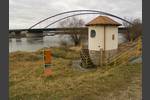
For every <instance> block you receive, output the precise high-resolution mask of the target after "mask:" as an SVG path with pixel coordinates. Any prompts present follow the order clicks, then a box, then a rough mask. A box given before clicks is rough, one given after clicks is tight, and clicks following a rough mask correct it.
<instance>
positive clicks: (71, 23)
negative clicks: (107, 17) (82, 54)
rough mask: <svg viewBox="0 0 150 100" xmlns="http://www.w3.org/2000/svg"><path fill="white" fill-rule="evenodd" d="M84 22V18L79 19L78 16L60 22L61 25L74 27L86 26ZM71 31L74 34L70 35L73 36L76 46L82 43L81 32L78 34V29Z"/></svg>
mask: <svg viewBox="0 0 150 100" xmlns="http://www.w3.org/2000/svg"><path fill="white" fill-rule="evenodd" d="M84 24H85V22H84V21H83V20H82V19H79V18H77V17H72V18H68V19H66V20H64V21H62V22H60V23H59V27H71V28H74V27H82V26H84ZM71 33H72V34H71V35H70V37H71V40H72V41H73V42H74V45H75V46H78V45H80V43H81V39H82V36H81V35H80V34H76V33H77V31H76V30H73V31H72V32H71Z"/></svg>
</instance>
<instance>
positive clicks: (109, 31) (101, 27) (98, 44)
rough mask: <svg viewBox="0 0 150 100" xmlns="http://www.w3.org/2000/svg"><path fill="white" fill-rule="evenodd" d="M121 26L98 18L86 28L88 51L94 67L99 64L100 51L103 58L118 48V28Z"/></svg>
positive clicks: (101, 17) (105, 18)
mask: <svg viewBox="0 0 150 100" xmlns="http://www.w3.org/2000/svg"><path fill="white" fill-rule="evenodd" d="M120 25H121V24H120V23H118V22H116V21H114V20H112V19H111V18H109V17H106V16H98V17H96V18H95V19H93V20H92V21H90V22H89V23H88V24H86V26H88V49H89V52H90V56H91V59H92V60H93V63H94V64H95V65H99V64H100V61H101V60H100V57H99V56H100V50H102V51H103V55H104V56H105V58H108V57H109V56H110V55H111V56H112V55H113V54H114V52H115V51H116V50H117V48H118V26H120Z"/></svg>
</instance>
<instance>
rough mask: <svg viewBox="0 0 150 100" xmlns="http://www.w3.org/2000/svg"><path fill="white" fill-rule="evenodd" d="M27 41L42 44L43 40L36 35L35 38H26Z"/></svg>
mask: <svg viewBox="0 0 150 100" xmlns="http://www.w3.org/2000/svg"><path fill="white" fill-rule="evenodd" d="M27 42H28V43H29V44H37V43H41V44H43V42H44V40H43V37H36V38H31V37H30V38H27Z"/></svg>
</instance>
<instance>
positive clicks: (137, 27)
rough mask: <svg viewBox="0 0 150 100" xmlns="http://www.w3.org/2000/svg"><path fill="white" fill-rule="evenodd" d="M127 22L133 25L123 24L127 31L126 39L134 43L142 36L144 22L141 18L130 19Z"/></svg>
mask: <svg viewBox="0 0 150 100" xmlns="http://www.w3.org/2000/svg"><path fill="white" fill-rule="evenodd" d="M125 19H127V18H125ZM127 20H129V21H130V22H131V23H132V24H133V25H131V24H128V23H126V22H123V25H124V26H125V28H126V29H127V31H126V38H127V39H128V41H132V40H133V41H134V40H135V39H136V38H137V37H139V36H141V35H142V21H141V20H140V19H139V18H136V19H131V18H130V19H129V18H128V19H127Z"/></svg>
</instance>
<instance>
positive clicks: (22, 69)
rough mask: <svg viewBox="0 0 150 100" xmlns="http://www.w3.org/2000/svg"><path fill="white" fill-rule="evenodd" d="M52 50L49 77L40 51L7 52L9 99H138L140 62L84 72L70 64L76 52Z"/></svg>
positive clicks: (139, 98) (139, 91)
mask: <svg viewBox="0 0 150 100" xmlns="http://www.w3.org/2000/svg"><path fill="white" fill-rule="evenodd" d="M52 51H53V62H52V70H53V76H52V77H48V78H46V77H44V76H43V65H42V64H43V62H42V58H41V55H42V53H41V52H40V51H37V52H34V53H30V52H15V53H11V54H10V69H9V73H10V74H9V92H10V100H141V68H142V67H141V64H134V65H126V66H108V67H101V68H97V69H96V70H88V71H84V72H83V71H79V70H75V69H74V68H73V67H71V62H72V60H73V59H77V58H78V57H79V52H77V51H73V50H67V52H66V49H59V48H52ZM61 53H63V54H61Z"/></svg>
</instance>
